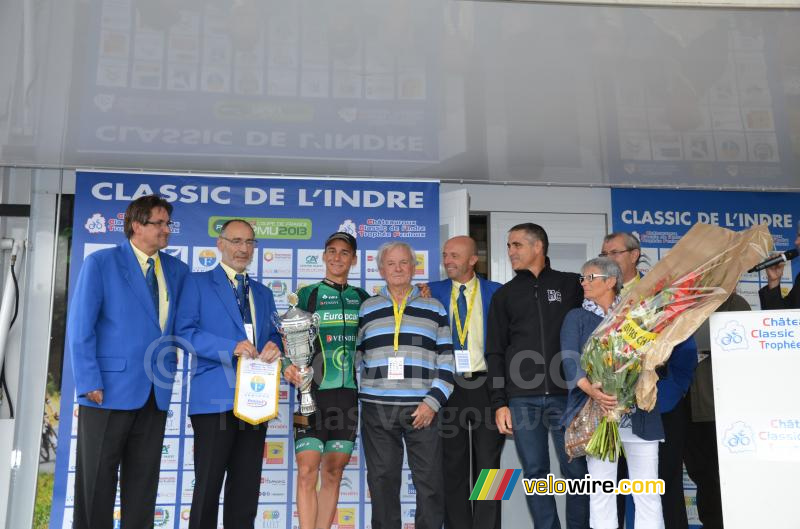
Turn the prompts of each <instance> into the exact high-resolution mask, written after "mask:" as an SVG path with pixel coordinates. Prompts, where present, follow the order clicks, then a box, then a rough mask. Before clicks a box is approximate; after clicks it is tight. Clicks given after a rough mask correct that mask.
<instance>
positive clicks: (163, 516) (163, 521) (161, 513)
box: [153, 507, 170, 527]
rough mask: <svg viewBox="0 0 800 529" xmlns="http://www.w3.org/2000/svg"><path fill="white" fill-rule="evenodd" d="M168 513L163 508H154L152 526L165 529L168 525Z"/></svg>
mask: <svg viewBox="0 0 800 529" xmlns="http://www.w3.org/2000/svg"><path fill="white" fill-rule="evenodd" d="M169 519H170V517H169V511H168V510H167V509H165V508H164V507H156V510H155V515H154V516H153V525H154V526H156V527H166V526H167V524H168V523H169Z"/></svg>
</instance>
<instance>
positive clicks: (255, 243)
mask: <svg viewBox="0 0 800 529" xmlns="http://www.w3.org/2000/svg"><path fill="white" fill-rule="evenodd" d="M219 238H220V239H222V240H224V241H228V242H229V243H231V244H232V245H233V246H241V245H243V244H244V245H245V246H249V247H251V248H252V247H253V246H258V241H257V240H255V239H229V238H227V237H223V236H222V235H220V236H219Z"/></svg>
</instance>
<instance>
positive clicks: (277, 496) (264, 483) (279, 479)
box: [259, 470, 288, 502]
mask: <svg viewBox="0 0 800 529" xmlns="http://www.w3.org/2000/svg"><path fill="white" fill-rule="evenodd" d="M287 486H288V479H287V472H281V471H277V470H276V471H273V472H268V473H267V472H265V473H263V474H262V475H261V489H260V491H259V496H260V498H261V499H260V500H259V501H262V502H278V501H280V502H285V501H286V499H287V494H288V488H287Z"/></svg>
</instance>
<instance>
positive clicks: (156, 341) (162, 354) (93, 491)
mask: <svg viewBox="0 0 800 529" xmlns="http://www.w3.org/2000/svg"><path fill="white" fill-rule="evenodd" d="M171 214H172V205H171V204H170V203H169V202H167V201H166V200H164V199H163V198H161V197H159V196H156V195H148V196H144V197H141V198H138V199H136V200H134V201H133V202H131V203H130V205H129V206H128V208H127V210H126V211H125V228H124V229H125V236H126V237H127V238H128V241H126V242H124V243H122V244H120V245H119V246H117V247H115V248H109V249H106V250H100V251H98V252H95V253H93V254H91V255H89V256H88V257H87V258H86V260H85V261H84V262H83V266H82V267H81V271H80V275H79V276H78V281H77V283H76V285H75V289H74V292H73V293H72V295H71V300H70V301H71V305H70V310H69V316H68V320H67V336H68V338H67V343H68V345H69V350H70V355H71V356H70V358H71V361H72V371H73V376H74V378H75V390H76V394H77V396H78V403H79V404H80V409H79V412H78V442H77V459H76V468H75V513H74V515H73V516H74V517H73V527H75V528H76V529H105V528H108V529H111V527H112V526H113V524H114V499H115V496H116V492H117V470H118V469H119V478H120V502H121V507H122V526H123V527H126V528H136V529H139V528H145V527H153V514H154V511H155V503H156V493H157V490H158V471H159V467H160V463H161V448H162V445H163V439H164V426H165V424H166V420H167V411H166V410H167V409H168V408H169V401H170V395H171V394H172V381H173V379H174V377H175V370H176V366H177V356H176V354H175V348H174V347H173V345H174V344H173V343H172V341H171V339H170V338H171V335H172V332H173V331H172V329H173V322H174V321H175V307H176V302H177V298H178V294H179V292H180V291H181V288H182V287H183V282H184V279H185V278H186V277H187V275H188V272H189V269H188V267H187V266H186V265H185V264H184V263H182V262H181V261H179V260H178V259H175V258H174V257H171V256H169V255H167V254H166V253H163V252H160V251H159V250H162V249H164V248H166V246H167V241H168V239H169V234H170V226H171V225H172V222H171V221H170V215H171Z"/></svg>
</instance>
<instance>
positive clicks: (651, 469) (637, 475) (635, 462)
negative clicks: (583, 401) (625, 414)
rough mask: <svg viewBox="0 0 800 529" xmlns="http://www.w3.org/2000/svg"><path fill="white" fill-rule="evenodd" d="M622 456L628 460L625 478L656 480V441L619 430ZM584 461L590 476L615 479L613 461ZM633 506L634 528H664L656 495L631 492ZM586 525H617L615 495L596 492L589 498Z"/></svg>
mask: <svg viewBox="0 0 800 529" xmlns="http://www.w3.org/2000/svg"><path fill="white" fill-rule="evenodd" d="M619 433H620V438H621V439H622V445H623V446H624V447H625V459H626V460H627V462H628V479H631V480H634V479H647V480H655V479H658V443H659V442H658V441H645V440H644V439H642V438H641V437H639V436H638V435H636V434H634V433H633V432H632V431H631V429H630V428H620V429H619ZM586 464H587V467H588V469H589V474H591V476H592V479H602V480H611V481H613V482H615V483H616V481H617V462H616V461H615V462H613V463H611V462H609V461H604V460H601V459H595V458H593V457H591V456H586ZM633 504H634V506H635V507H636V521H635V523H634V529H664V516H663V514H662V513H661V496H660V495H659V494H635V495H633ZM589 524H590V525H591V526H592V528H593V529H616V528H617V496H616V495H614V494H604V493H602V492H598V493H597V494H592V495H591V497H590V498H589Z"/></svg>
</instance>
